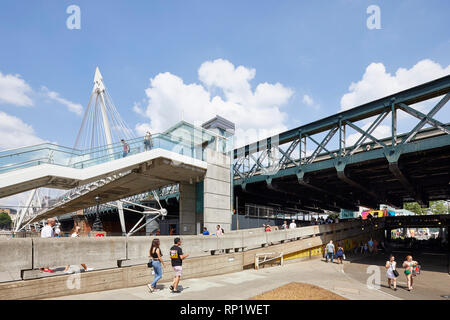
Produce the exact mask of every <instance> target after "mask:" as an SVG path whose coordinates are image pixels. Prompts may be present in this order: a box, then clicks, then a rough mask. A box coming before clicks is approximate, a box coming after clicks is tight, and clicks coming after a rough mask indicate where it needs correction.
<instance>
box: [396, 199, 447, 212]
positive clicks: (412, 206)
mask: <svg viewBox="0 0 450 320" xmlns="http://www.w3.org/2000/svg"><path fill="white" fill-rule="evenodd" d="M403 208H404V209H406V210H409V211H412V212H414V213H415V214H418V215H424V214H448V213H449V208H448V204H447V203H446V201H430V206H429V208H422V207H421V206H420V205H419V204H418V203H417V202H409V203H404V204H403Z"/></svg>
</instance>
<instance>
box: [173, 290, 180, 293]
mask: <svg viewBox="0 0 450 320" xmlns="http://www.w3.org/2000/svg"><path fill="white" fill-rule="evenodd" d="M172 293H181V291H180V290H172Z"/></svg>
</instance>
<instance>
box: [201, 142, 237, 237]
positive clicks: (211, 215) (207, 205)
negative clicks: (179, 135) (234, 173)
mask: <svg viewBox="0 0 450 320" xmlns="http://www.w3.org/2000/svg"><path fill="white" fill-rule="evenodd" d="M205 152H206V161H207V163H208V168H207V171H206V175H205V179H204V186H203V202H204V207H203V226H205V227H207V228H208V230H209V231H210V232H214V231H215V230H216V226H217V225H218V224H220V226H221V227H222V228H223V229H224V231H225V233H226V232H229V231H230V230H231V219H232V204H231V200H232V199H231V194H232V193H231V161H230V157H229V155H227V154H223V153H221V152H216V151H214V150H211V149H206V150H205Z"/></svg>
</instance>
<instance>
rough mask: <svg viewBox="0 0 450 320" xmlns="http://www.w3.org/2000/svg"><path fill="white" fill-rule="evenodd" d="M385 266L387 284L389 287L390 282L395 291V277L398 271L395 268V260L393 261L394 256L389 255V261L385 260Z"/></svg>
mask: <svg viewBox="0 0 450 320" xmlns="http://www.w3.org/2000/svg"><path fill="white" fill-rule="evenodd" d="M385 267H386V269H387V271H386V276H387V278H388V286H389V288H391V283H392V285H393V286H394V291H397V277H398V272H397V270H396V267H397V262H396V261H395V257H394V256H393V255H391V256H390V257H389V261H386V265H385Z"/></svg>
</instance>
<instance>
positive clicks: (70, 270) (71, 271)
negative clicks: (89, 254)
mask: <svg viewBox="0 0 450 320" xmlns="http://www.w3.org/2000/svg"><path fill="white" fill-rule="evenodd" d="M73 272H74V271H73V270H72V269H69V270H67V271H64V273H66V274H71V273H73Z"/></svg>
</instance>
